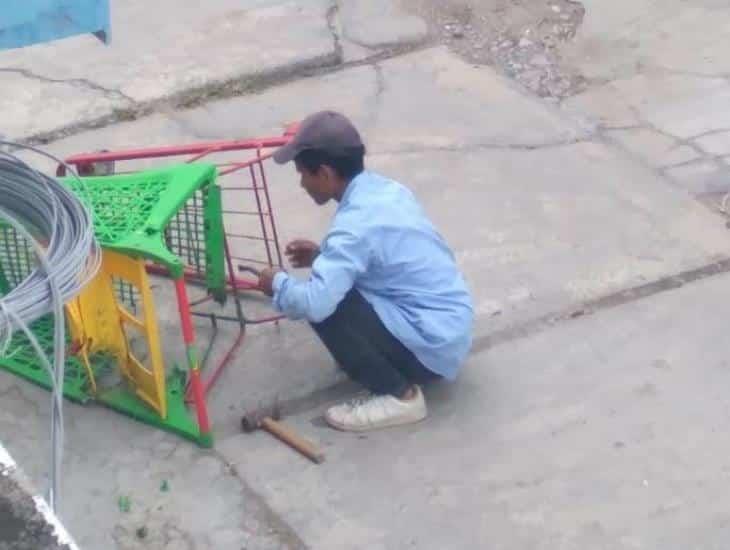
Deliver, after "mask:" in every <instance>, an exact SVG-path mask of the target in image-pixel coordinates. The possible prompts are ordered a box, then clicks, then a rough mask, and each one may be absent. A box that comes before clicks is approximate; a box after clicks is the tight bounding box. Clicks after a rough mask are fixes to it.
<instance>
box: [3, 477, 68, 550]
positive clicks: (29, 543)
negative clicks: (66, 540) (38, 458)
mask: <svg viewBox="0 0 730 550" xmlns="http://www.w3.org/2000/svg"><path fill="white" fill-rule="evenodd" d="M40 549H43V550H69V547H68V546H67V545H65V544H64V545H60V544H59V543H58V541H57V540H56V535H55V534H54V529H53V527H52V526H51V525H49V524H48V522H47V521H46V519H45V518H44V517H43V516H42V515H41V513H40V512H39V511H38V509H37V507H36V504H35V502H34V501H33V499H32V497H31V496H30V495H29V494H28V492H27V490H26V489H25V488H24V487H22V486H21V485H20V484H19V483H18V482H17V480H16V479H15V478H14V477H12V476H11V475H8V474H7V473H6V474H2V472H0V550H40Z"/></svg>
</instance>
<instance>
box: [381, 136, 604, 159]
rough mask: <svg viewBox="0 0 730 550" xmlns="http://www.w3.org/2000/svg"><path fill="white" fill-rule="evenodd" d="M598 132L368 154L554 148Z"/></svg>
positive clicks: (406, 148)
mask: <svg viewBox="0 0 730 550" xmlns="http://www.w3.org/2000/svg"><path fill="white" fill-rule="evenodd" d="M597 136H598V134H588V135H585V136H582V137H578V138H572V139H563V140H555V141H546V142H541V143H501V142H474V143H463V144H453V145H437V146H416V147H404V148H402V149H382V150H374V151H371V152H370V153H369V154H370V155H373V156H374V155H409V154H415V153H436V152H439V153H441V152H446V153H463V152H472V151H481V150H505V151H538V150H541V149H556V148H560V147H570V146H572V145H578V144H580V143H587V142H591V141H594V138H595V137H597Z"/></svg>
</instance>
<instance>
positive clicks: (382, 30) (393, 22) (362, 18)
mask: <svg viewBox="0 0 730 550" xmlns="http://www.w3.org/2000/svg"><path fill="white" fill-rule="evenodd" d="M340 17H341V20H342V27H343V37H344V38H345V39H347V40H348V41H350V42H352V43H354V44H358V45H360V46H364V47H367V48H382V47H394V46H396V47H397V46H403V45H409V44H417V43H420V42H423V41H425V40H426V39H427V38H428V25H427V24H426V22H425V21H424V20H423V19H421V18H420V17H417V16H415V15H410V14H408V13H407V12H405V11H404V10H403V9H402V8H401V7H399V6H398V5H397V3H395V2H393V1H392V0H348V1H346V2H342V3H341V4H340Z"/></svg>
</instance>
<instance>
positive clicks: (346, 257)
mask: <svg viewBox="0 0 730 550" xmlns="http://www.w3.org/2000/svg"><path fill="white" fill-rule="evenodd" d="M369 262H370V250H369V247H368V246H367V245H366V243H365V240H364V239H363V238H362V237H360V236H357V235H355V234H354V233H351V232H349V231H344V230H333V231H332V232H331V233H330V234H329V235H328V236H327V239H326V240H325V242H324V244H323V246H322V249H321V251H320V254H319V256H317V258H316V259H315V261H314V264H313V265H312V272H311V274H310V276H309V279H308V280H306V281H300V280H297V279H295V278H294V277H292V276H291V275H288V274H286V273H278V274H277V275H276V276H275V277H274V281H273V290H274V307H275V308H276V309H277V310H278V311H280V312H281V313H283V314H285V315H286V316H287V317H289V318H290V319H306V320H307V321H309V322H312V323H319V322H322V321H324V320H325V319H326V318H327V317H329V316H330V315H332V314H333V313H334V311H335V309H337V305H338V304H339V303H340V302H341V301H342V299H343V298H344V297H345V295H346V294H347V293H348V292H349V291H350V289H352V287H353V286H354V284H355V281H356V280H357V278H358V276H360V275H361V274H363V273H364V272H365V271H366V270H367V267H368V264H369Z"/></svg>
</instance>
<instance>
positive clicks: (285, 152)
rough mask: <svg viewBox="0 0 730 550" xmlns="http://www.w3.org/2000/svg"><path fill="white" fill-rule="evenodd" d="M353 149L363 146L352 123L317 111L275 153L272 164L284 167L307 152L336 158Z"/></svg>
mask: <svg viewBox="0 0 730 550" xmlns="http://www.w3.org/2000/svg"><path fill="white" fill-rule="evenodd" d="M355 147H363V143H362V139H360V133H359V132H358V131H357V129H356V128H355V126H354V125H353V124H352V122H350V121H349V120H348V119H347V117H345V116H344V115H342V114H340V113H335V112H334V111H320V112H318V113H314V114H313V115H309V116H308V117H307V118H305V119H304V120H303V121H302V123H301V124H300V125H299V129H298V130H297V133H296V134H295V135H294V137H293V138H292V140H291V141H290V142H289V143H287V144H286V145H284V146H283V147H280V148H279V149H277V150H276V152H275V153H274V161H276V163H277V164H286V163H287V162H291V161H292V160H294V158H295V157H296V156H297V155H298V154H299V153H301V152H302V151H306V150H307V149H318V150H320V151H324V152H326V153H330V154H332V155H337V154H338V153H339V154H341V153H343V152H345V151H346V150H347V149H352V148H355Z"/></svg>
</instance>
